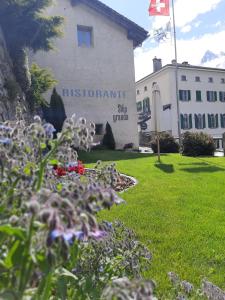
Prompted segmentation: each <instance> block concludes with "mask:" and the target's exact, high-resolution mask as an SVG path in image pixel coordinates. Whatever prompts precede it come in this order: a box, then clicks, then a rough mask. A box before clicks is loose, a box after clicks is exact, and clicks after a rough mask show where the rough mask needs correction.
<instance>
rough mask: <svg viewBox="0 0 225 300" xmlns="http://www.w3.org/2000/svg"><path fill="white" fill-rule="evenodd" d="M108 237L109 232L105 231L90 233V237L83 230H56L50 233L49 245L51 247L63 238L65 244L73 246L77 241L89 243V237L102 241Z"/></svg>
mask: <svg viewBox="0 0 225 300" xmlns="http://www.w3.org/2000/svg"><path fill="white" fill-rule="evenodd" d="M106 236H107V232H106V231H103V230H95V231H90V232H89V233H88V236H87V235H86V234H84V232H83V231H81V230H75V229H72V228H68V229H54V230H52V231H51V232H50V234H49V237H48V245H49V246H50V245H51V244H52V243H53V242H54V241H55V240H57V239H58V238H62V239H63V241H64V242H66V243H68V244H69V245H72V244H73V242H74V241H75V240H77V241H87V240H88V237H90V238H94V239H96V240H100V239H102V238H104V237H106Z"/></svg>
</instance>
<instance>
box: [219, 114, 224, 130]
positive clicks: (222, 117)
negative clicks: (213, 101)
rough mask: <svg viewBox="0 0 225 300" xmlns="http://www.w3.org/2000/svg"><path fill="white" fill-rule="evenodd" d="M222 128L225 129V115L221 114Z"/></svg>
mask: <svg viewBox="0 0 225 300" xmlns="http://www.w3.org/2000/svg"><path fill="white" fill-rule="evenodd" d="M220 124H221V128H225V114H220Z"/></svg>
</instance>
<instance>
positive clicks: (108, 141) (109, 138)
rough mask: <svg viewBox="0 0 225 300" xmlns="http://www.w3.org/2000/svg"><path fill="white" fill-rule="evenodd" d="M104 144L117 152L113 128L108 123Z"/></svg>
mask: <svg viewBox="0 0 225 300" xmlns="http://www.w3.org/2000/svg"><path fill="white" fill-rule="evenodd" d="M102 144H103V145H104V146H105V147H106V148H108V149H110V150H115V148H116V143H115V140H114V136H113V132H112V128H111V126H110V124H109V123H108V122H107V123H106V128H105V135H104V137H103V141H102Z"/></svg>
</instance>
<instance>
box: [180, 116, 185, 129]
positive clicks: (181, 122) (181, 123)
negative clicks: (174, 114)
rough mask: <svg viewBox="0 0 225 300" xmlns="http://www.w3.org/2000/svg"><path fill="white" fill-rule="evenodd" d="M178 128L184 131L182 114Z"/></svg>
mask: <svg viewBox="0 0 225 300" xmlns="http://www.w3.org/2000/svg"><path fill="white" fill-rule="evenodd" d="M180 127H181V129H184V116H183V115H182V114H181V115H180Z"/></svg>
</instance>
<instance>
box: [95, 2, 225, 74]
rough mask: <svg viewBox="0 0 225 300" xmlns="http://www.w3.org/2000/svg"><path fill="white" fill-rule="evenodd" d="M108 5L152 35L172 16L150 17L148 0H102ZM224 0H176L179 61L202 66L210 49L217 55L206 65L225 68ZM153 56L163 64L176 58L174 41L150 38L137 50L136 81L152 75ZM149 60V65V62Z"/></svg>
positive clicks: (169, 38)
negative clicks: (158, 40)
mask: <svg viewBox="0 0 225 300" xmlns="http://www.w3.org/2000/svg"><path fill="white" fill-rule="evenodd" d="M101 1H102V2H103V3H105V4H106V5H108V6H110V7H111V8H113V9H115V10H116V11H118V12H119V13H121V14H123V15H124V16H126V17H128V18H129V19H131V20H132V21H134V22H136V23H137V24H139V25H140V26H142V27H144V28H145V29H146V30H148V31H149V32H150V34H153V32H154V30H155V29H158V28H160V27H163V26H165V25H166V23H167V22H168V21H169V20H170V18H169V17H150V16H149V15H148V7H149V2H150V1H149V0H101ZM224 12H225V0H175V14H176V29H177V48H178V61H179V62H182V61H188V62H189V63H191V64H194V65H200V64H201V59H202V57H203V56H204V54H205V52H206V51H207V50H210V51H212V52H213V53H215V54H216V55H217V58H215V59H214V60H211V61H208V62H206V63H205V65H206V66H211V67H222V68H225V56H223V55H221V52H223V51H224V52H225V18H224ZM154 56H157V57H160V58H162V61H163V65H165V64H167V63H170V62H171V60H172V59H173V58H174V46H173V41H172V39H171V37H170V35H169V36H168V39H167V40H166V41H165V42H161V43H156V42H155V41H154V39H148V40H147V41H146V42H145V43H143V45H142V47H141V48H138V49H136V50H135V72H136V79H140V78H142V77H144V76H146V75H147V74H149V73H151V72H152V59H153V58H154ZM146 61H149V64H148V63H146Z"/></svg>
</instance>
